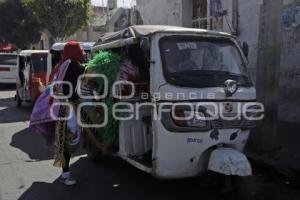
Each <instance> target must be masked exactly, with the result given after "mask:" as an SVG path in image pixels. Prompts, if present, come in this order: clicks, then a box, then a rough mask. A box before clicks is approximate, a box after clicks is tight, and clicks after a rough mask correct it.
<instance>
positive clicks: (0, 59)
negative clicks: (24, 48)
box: [0, 54, 18, 65]
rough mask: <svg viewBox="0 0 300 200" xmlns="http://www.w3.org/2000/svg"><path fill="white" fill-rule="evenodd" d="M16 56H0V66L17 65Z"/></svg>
mask: <svg viewBox="0 0 300 200" xmlns="http://www.w3.org/2000/svg"><path fill="white" fill-rule="evenodd" d="M17 57H18V56H17V55H5V54H1V55H0V65H17Z"/></svg>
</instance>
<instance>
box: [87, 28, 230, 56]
mask: <svg viewBox="0 0 300 200" xmlns="http://www.w3.org/2000/svg"><path fill="white" fill-rule="evenodd" d="M156 33H178V34H186V33H190V34H199V35H210V36H223V37H232V38H233V37H234V36H232V35H230V34H228V33H224V32H218V31H211V30H205V29H195V28H184V27H177V26H167V25H136V26H130V27H128V28H126V29H123V30H121V31H118V32H112V33H106V34H104V35H103V36H102V37H100V38H99V40H98V42H97V43H96V44H95V46H94V48H93V51H97V50H99V49H105V48H106V47H107V46H112V47H117V46H124V45H126V44H130V43H135V42H137V39H139V38H142V37H147V36H151V35H154V34H156ZM109 44H111V45H109ZM102 45H103V46H105V47H104V48H101V46H102Z"/></svg>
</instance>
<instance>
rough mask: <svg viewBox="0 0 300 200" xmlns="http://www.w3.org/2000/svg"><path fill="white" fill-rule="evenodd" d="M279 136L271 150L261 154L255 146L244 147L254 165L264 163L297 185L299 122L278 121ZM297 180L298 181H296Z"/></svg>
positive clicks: (298, 177)
mask: <svg viewBox="0 0 300 200" xmlns="http://www.w3.org/2000/svg"><path fill="white" fill-rule="evenodd" d="M278 131H279V137H278V141H277V148H276V149H275V150H274V151H273V152H269V153H265V154H262V153H260V152H256V151H255V147H253V146H249V147H247V148H246V150H245V151H246V154H247V156H248V157H249V158H250V160H251V162H252V164H254V165H264V166H265V167H268V168H270V170H275V171H276V172H277V173H278V174H279V175H281V176H284V177H285V178H287V179H288V180H290V181H292V182H294V183H295V184H297V185H299V184H300V183H299V180H300V124H292V123H288V122H278ZM297 182H298V183H297Z"/></svg>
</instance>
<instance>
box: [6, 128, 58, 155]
mask: <svg viewBox="0 0 300 200" xmlns="http://www.w3.org/2000/svg"><path fill="white" fill-rule="evenodd" d="M10 145H11V146H13V147H15V148H18V149H20V150H21V151H23V152H25V153H26V154H28V156H29V158H30V159H33V160H50V159H53V148H51V147H47V146H46V145H45V140H44V138H42V136H41V135H39V134H38V133H35V132H33V131H32V130H31V129H29V128H27V129H24V130H22V131H20V132H18V133H16V134H14V135H13V137H12V139H11V143H10Z"/></svg>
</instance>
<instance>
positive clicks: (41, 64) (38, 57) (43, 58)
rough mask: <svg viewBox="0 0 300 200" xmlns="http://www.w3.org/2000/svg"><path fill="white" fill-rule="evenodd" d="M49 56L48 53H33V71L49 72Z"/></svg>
mask: <svg viewBox="0 0 300 200" xmlns="http://www.w3.org/2000/svg"><path fill="white" fill-rule="evenodd" d="M47 57H48V55H47V54H32V55H31V64H32V70H33V73H40V72H47Z"/></svg>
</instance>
